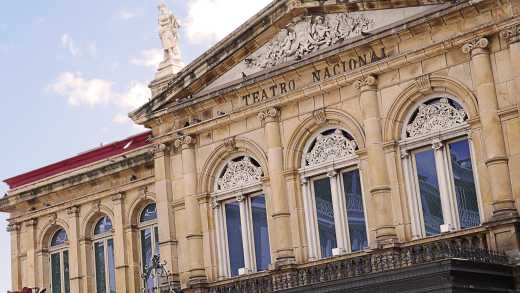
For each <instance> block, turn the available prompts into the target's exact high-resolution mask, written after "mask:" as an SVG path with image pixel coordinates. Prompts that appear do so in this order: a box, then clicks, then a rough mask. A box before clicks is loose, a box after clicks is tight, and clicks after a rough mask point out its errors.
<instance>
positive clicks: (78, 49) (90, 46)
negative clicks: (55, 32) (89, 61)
mask: <svg viewBox="0 0 520 293" xmlns="http://www.w3.org/2000/svg"><path fill="white" fill-rule="evenodd" d="M60 43H61V47H62V48H64V49H66V50H67V51H68V52H69V53H70V55H72V56H74V57H81V56H83V55H84V54H85V53H86V54H87V55H89V56H91V57H95V56H96V55H97V45H96V43H95V42H86V43H81V44H79V45H78V44H77V43H76V41H74V40H73V39H72V37H71V36H70V35H69V34H67V33H65V34H63V35H61V38H60Z"/></svg>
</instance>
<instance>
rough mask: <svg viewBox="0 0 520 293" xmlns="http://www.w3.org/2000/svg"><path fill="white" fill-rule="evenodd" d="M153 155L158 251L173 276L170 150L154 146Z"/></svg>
mask: <svg viewBox="0 0 520 293" xmlns="http://www.w3.org/2000/svg"><path fill="white" fill-rule="evenodd" d="M152 153H153V154H154V167H155V168H154V169H155V198H156V206H157V225H158V226H159V251H160V254H161V260H164V261H166V266H167V268H168V270H170V271H171V272H172V273H173V274H177V273H178V272H179V270H178V260H177V239H176V237H175V218H174V216H173V210H172V208H171V203H172V202H173V192H172V183H171V177H172V175H171V174H172V172H171V161H170V148H169V147H167V146H166V145H164V144H158V145H155V146H154V148H153V149H152Z"/></svg>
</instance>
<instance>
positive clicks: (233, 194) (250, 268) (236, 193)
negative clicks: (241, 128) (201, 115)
mask: <svg viewBox="0 0 520 293" xmlns="http://www.w3.org/2000/svg"><path fill="white" fill-rule="evenodd" d="M241 157H248V158H249V159H251V160H254V161H256V163H257V164H258V165H259V168H261V169H263V168H262V166H261V165H260V164H259V163H258V161H257V160H256V159H255V158H254V157H253V156H251V155H249V154H246V153H237V154H235V155H233V156H232V157H229V158H228V159H227V160H226V161H224V162H223V163H222V164H221V166H220V168H218V169H217V170H218V172H217V173H216V174H218V176H217V178H220V177H221V175H222V172H223V171H224V170H225V168H226V167H227V164H228V163H229V162H231V161H234V160H236V159H237V158H241ZM262 173H263V174H264V175H262V178H263V177H265V173H264V172H263V170H262ZM214 190H215V192H214V193H212V194H211V205H212V207H213V216H214V218H215V226H216V229H215V230H216V233H215V234H216V235H215V236H216V237H215V239H216V242H217V257H218V274H219V276H218V277H219V278H220V279H223V278H230V277H238V276H240V275H244V274H249V273H256V272H258V270H257V263H256V253H257V252H256V251H255V239H254V231H253V220H252V218H253V213H252V209H251V199H252V198H254V197H257V196H264V198H265V205H266V207H265V209H266V215H267V230H268V231H270V223H269V218H270V211H269V208H268V207H269V199H268V194H267V192H266V190H265V188H264V186H263V179H261V181H260V182H257V183H253V184H249V185H246V186H240V187H237V188H232V189H229V190H219V188H218V183H217V180H215V185H214ZM230 202H238V203H239V206H240V223H241V234H242V244H243V250H244V268H240V269H239V273H238V275H237V276H232V272H231V264H230V261H231V260H230V255H229V243H228V233H227V219H226V209H225V204H226V203H230ZM244 222H245V223H244ZM268 238H269V253H270V261H271V263H273V261H274V259H273V257H274V254H273V250H272V245H271V243H272V242H271V241H272V239H271V233H268Z"/></svg>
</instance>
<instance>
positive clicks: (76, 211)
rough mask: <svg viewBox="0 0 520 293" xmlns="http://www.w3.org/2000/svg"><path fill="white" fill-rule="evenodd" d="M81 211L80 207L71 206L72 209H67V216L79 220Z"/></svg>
mask: <svg viewBox="0 0 520 293" xmlns="http://www.w3.org/2000/svg"><path fill="white" fill-rule="evenodd" d="M79 211H80V208H79V206H71V207H70V208H68V209H67V214H68V215H69V216H72V217H75V218H77V217H79Z"/></svg>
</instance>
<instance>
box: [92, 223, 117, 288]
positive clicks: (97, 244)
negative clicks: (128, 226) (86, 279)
mask: <svg viewBox="0 0 520 293" xmlns="http://www.w3.org/2000/svg"><path fill="white" fill-rule="evenodd" d="M111 233H112V221H111V220H110V218H109V217H107V216H104V217H102V218H101V219H100V220H99V221H98V222H97V224H96V226H95V228H94V238H95V241H94V262H95V270H96V292H97V293H115V292H116V280H115V263H114V240H113V239H112V238H111V236H112V235H111Z"/></svg>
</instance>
